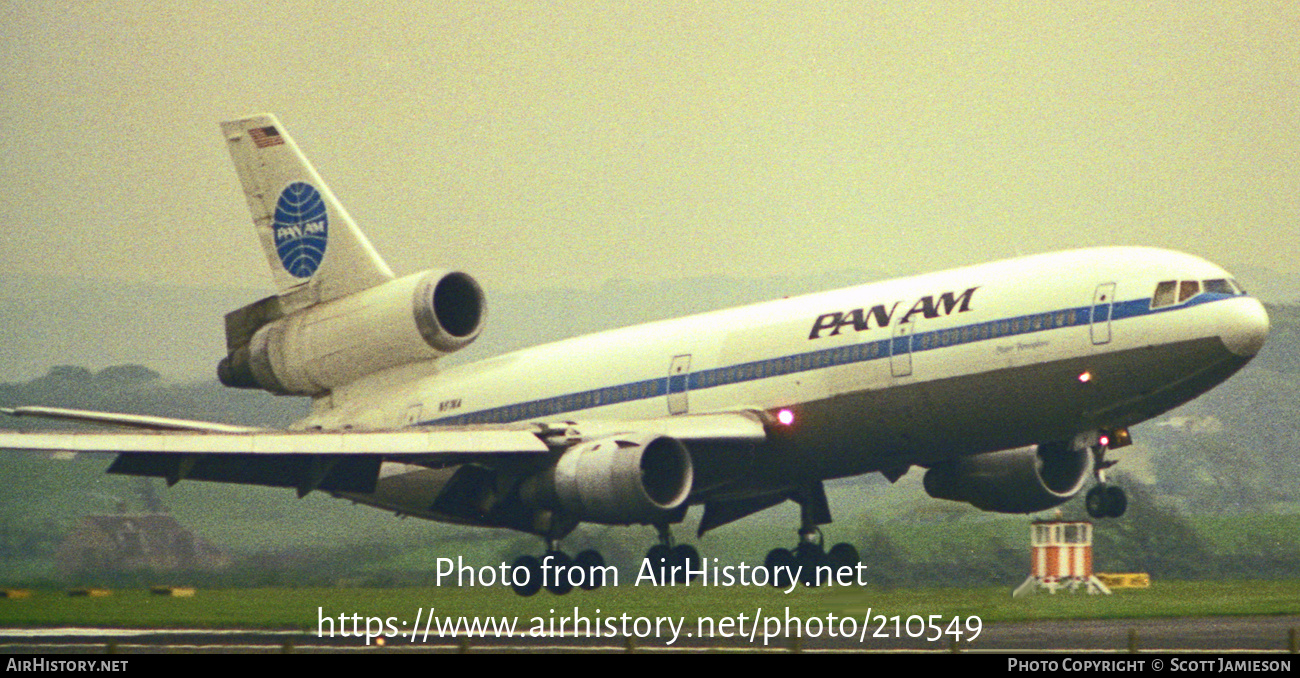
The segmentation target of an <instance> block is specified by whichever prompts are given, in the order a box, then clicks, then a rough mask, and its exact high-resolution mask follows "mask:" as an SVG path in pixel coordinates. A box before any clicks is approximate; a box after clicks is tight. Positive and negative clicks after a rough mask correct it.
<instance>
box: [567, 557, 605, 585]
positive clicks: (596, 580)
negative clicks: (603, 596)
mask: <svg viewBox="0 0 1300 678" xmlns="http://www.w3.org/2000/svg"><path fill="white" fill-rule="evenodd" d="M573 566H574V567H578V568H582V571H583V578H582V584H580V586H581V587H582V590H583V591H593V590H595V589H598V588H600V587H601V585H602V584H604V583H605V579H604V577H605V571H604V570H603V569H601V568H603V567H605V558H604V557H602V556H601V555H600V552H599V551H596V550H593V549H587V550H586V551H583V552H581V553H579V554H578V555H577V557H575V558H574V559H573Z"/></svg>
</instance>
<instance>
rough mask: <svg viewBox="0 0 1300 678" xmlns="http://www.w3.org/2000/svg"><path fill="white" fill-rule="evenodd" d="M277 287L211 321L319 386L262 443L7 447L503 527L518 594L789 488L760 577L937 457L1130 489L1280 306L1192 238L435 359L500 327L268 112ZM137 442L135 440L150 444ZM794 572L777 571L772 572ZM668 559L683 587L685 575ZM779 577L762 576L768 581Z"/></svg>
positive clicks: (290, 379) (271, 374) (250, 380)
mask: <svg viewBox="0 0 1300 678" xmlns="http://www.w3.org/2000/svg"><path fill="white" fill-rule="evenodd" d="M221 129H222V132H223V134H224V136H225V139H226V142H227V144H228V147H229V150H230V153H231V156H232V158H233V160H234V164H235V167H236V170H237V172H238V174H239V178H240V180H241V183H242V185H243V189H244V193H245V197H246V198H247V201H248V205H249V208H250V209H251V211H252V215H253V222H254V224H255V227H256V231H257V234H258V236H259V238H260V240H261V243H262V246H263V248H264V249H265V252H266V256H267V260H268V262H269V263H270V266H271V269H272V272H273V276H274V278H275V282H276V285H277V287H278V293H277V294H275V295H273V296H271V297H268V298H266V299H263V300H261V301H259V302H256V303H254V304H251V305H249V306H247V307H245V308H242V309H239V310H236V311H234V312H232V313H230V314H228V315H227V316H226V339H227V348H228V351H229V355H227V357H226V358H225V359H223V360H222V361H221V362H220V365H219V369H218V372H219V375H220V377H221V381H222V382H223V383H224V384H225V385H227V386H232V387H237V388H253V389H262V390H265V391H269V392H271V393H275V394H282V395H298V396H309V397H311V398H312V410H311V414H310V416H308V417H307V418H306V419H305V420H303V421H301V422H299V423H298V424H297V425H295V426H294V427H292V428H291V429H290V430H284V431H269V430H260V429H251V428H243V427H238V426H230V425H224V424H214V423H207V422H198V421H187V420H175V419H162V418H157V417H147V416H141V415H130V414H115V413H97V412H88V411H81V410H59V409H53V408H40V407H20V408H13V409H9V410H6V411H7V412H8V413H10V414H15V415H20V416H21V415H33V416H46V417H58V418H65V419H75V420H82V421H90V422H98V423H101V424H110V425H119V426H127V427H133V428H134V429H137V430H134V431H128V432H121V433H116V432H115V433H57V434H43V433H6V434H3V435H0V447H4V448H9V449H29V450H73V451H95V452H115V453H118V456H117V458H116V461H114V462H113V464H112V465H111V467H110V468H109V472H110V473H119V474H127V475H138V476H154V477H161V478H166V479H167V481H168V482H169V483H175V482H178V481H180V480H187V479H188V480H208V481H218V482H230V483H251V484H261V485H270V486H279V487H291V488H295V489H296V490H297V492H298V494H299V495H300V496H303V495H306V494H307V493H309V492H311V491H313V490H320V491H324V492H328V493H330V494H333V495H335V496H338V497H345V498H348V499H351V500H354V501H356V502H359V503H363V504H368V505H371V506H375V507H379V508H382V509H385V510H390V511H394V512H396V513H398V514H402V515H410V516H417V517H421V518H427V519H430V520H437V521H445V522H450V523H459V524H465V525H475V526H484V527H496V528H508V529H513V530H519V531H523V532H526V533H530V534H534V535H537V536H539V537H541V538H542V539H543V540H544V542H545V549H546V556H550V558H549V559H547V558H546V556H543V558H542V559H539V558H537V557H535V556H531V555H525V556H522V557H521V558H520V559H519V560H518V561H516V563H515V565H516V566H517V567H518V568H522V570H520V571H521V572H526V573H528V574H529V575H530V576H528V577H521V579H526V580H527V581H524V582H522V583H521V582H520V581H518V580H516V581H515V588H516V590H517V591H518V592H519V593H521V594H532V593H535V592H536V591H537V590H538V587H539V586H540V585H541V583H542V576H541V575H542V569H543V565H542V563H543V561H544V562H545V563H546V566H547V567H555V568H557V569H556V570H555V571H556V572H559V571H561V570H560V568H569V569H568V571H569V572H572V573H576V576H567V577H566V576H560V577H554V578H552V581H549V582H547V588H549V589H551V590H552V591H553V592H556V593H562V592H565V591H567V590H569V588H571V587H572V584H575V583H577V584H581V585H583V586H584V587H591V586H594V585H596V584H597V583H598V580H597V576H596V574H597V571H598V570H600V569H601V568H602V567H603V558H602V557H601V555H600V554H599V553H598V552H596V551H584V552H583V553H580V554H578V555H577V557H576V558H574V557H571V556H568V555H566V554H565V553H564V552H563V551H562V550H561V546H560V540H562V539H563V538H564V537H565V536H566V535H568V534H569V533H570V532H571V531H572V530H573V529H574V528H575V527H576V526H577V525H578V524H579V523H582V522H590V523H598V524H605V525H633V524H644V525H653V526H655V527H656V528H658V532H659V543H658V544H655V545H653V547H651V548H650V550H649V553H648V554H647V558H648V559H650V561H651V562H653V563H656V564H674V565H678V566H682V565H688V564H690V565H692V566H695V564H697V563H698V562H699V557H700V556H699V554H698V552H697V551H696V550H695V549H694V548H693V547H691V546H689V545H686V544H675V543H674V540H673V537H672V534H671V531H670V527H671V526H672V525H675V524H678V523H680V522H682V520H683V519H684V517H685V516H686V512H687V510H688V508H689V507H691V506H703V515H702V517H701V519H700V523H699V534H700V535H702V534H704V533H705V532H706V531H708V530H712V529H714V528H717V527H719V526H721V525H725V524H727V523H730V522H732V521H735V520H738V519H740V518H743V517H745V516H748V515H751V514H753V513H756V512H758V511H761V510H764V509H766V508H769V507H772V506H775V505H777V504H780V503H782V502H785V501H787V500H789V501H794V502H796V503H797V504H798V505H799V506H800V508H801V511H800V525H799V526H798V534H799V538H798V541H797V545H796V546H795V548H794V549H786V548H777V549H774V550H772V551H771V552H770V553H769V554H768V555H767V559H766V564H767V565H768V566H769V568H771V569H770V571H772V572H777V573H780V572H786V573H787V574H788V573H792V572H794V571H796V570H795V569H794V567H792V566H798V565H802V566H803V567H804V571H807V572H811V571H812V570H813V568H815V567H818V566H826V565H829V566H832V567H839V566H843V565H846V564H850V563H853V562H855V561H857V560H858V553H857V551H856V549H855V548H854V547H853V546H852V545H849V544H837V545H836V546H835V547H833V548H831V549H829V552H828V551H827V550H826V549H825V548H824V546H823V544H822V540H821V533H820V526H821V525H825V524H828V523H830V522H831V515H830V510H829V507H828V504H827V500H826V493H825V490H824V488H823V482H824V481H826V480H828V479H833V478H841V477H846V476H854V475H859V474H865V473H874V472H879V473H882V474H884V475H885V476H886V477H888V478H889V479H890V480H891V481H892V480H897V479H898V478H899V477H900V476H902V475H903V474H904V473H906V472H907V471H908V469H910V468H911V467H913V466H918V467H922V468H923V469H925V471H924V472H925V476H924V481H925V482H924V485H925V489H926V491H927V492H928V493H929V494H930V495H932V496H934V497H936V498H941V499H947V500H955V501H962V502H968V503H970V504H973V505H974V506H977V507H979V508H981V509H984V510H989V511H1000V512H1009V513H1031V512H1036V511H1041V510H1045V509H1048V508H1051V507H1053V506H1057V505H1059V504H1062V503H1064V502H1066V501H1069V500H1070V499H1071V498H1073V497H1074V496H1076V495H1077V494H1079V493H1080V492H1081V490H1082V489H1083V487H1084V486H1085V485H1087V484H1088V482H1089V481H1090V480H1091V479H1093V478H1095V479H1096V481H1097V482H1096V485H1095V486H1094V487H1092V488H1091V489H1090V490H1089V491H1088V492H1087V493H1086V495H1087V496H1086V506H1087V509H1088V512H1089V513H1090V514H1091V515H1093V516H1094V517H1106V516H1114V517H1118V516H1119V515H1121V514H1122V513H1123V512H1124V509H1125V506H1126V504H1127V500H1126V499H1125V495H1124V492H1123V491H1122V490H1121V489H1120V488H1119V487H1117V486H1114V485H1111V484H1107V483H1106V482H1105V469H1106V468H1108V467H1109V466H1110V465H1112V464H1114V463H1115V461H1114V460H1113V459H1111V460H1108V459H1107V458H1106V455H1107V452H1108V451H1109V450H1111V449H1114V448H1117V447H1122V446H1124V445H1127V444H1128V443H1129V442H1130V439H1129V434H1128V427H1129V426H1131V425H1133V424H1135V423H1138V422H1141V421H1143V420H1146V419H1150V418H1151V417H1154V416H1157V415H1159V414H1161V413H1163V412H1165V411H1167V410H1169V409H1171V408H1173V407H1177V406H1178V405H1181V404H1183V403H1185V402H1187V401H1189V400H1191V399H1193V398H1195V397H1196V396H1198V395H1200V394H1202V393H1204V392H1206V391H1207V390H1209V389H1211V388H1213V387H1214V386H1215V385H1216V384H1218V383H1220V382H1222V381H1223V380H1225V379H1227V378H1228V377H1229V376H1231V375H1232V374H1233V373H1234V372H1236V371H1237V370H1239V369H1241V367H1242V366H1244V365H1245V364H1246V363H1247V362H1248V361H1249V360H1250V359H1251V358H1252V357H1253V356H1254V355H1255V354H1256V352H1258V351H1259V349H1260V347H1261V346H1262V345H1263V343H1264V340H1265V337H1266V335H1267V333H1268V327H1269V323H1268V317H1267V315H1266V313H1265V311H1264V308H1263V306H1262V305H1261V304H1260V303H1259V301H1257V300H1256V299H1254V298H1252V297H1250V296H1247V295H1246V293H1245V292H1244V291H1243V289H1242V288H1241V287H1240V286H1239V285H1238V284H1237V282H1236V281H1235V280H1234V279H1233V278H1232V276H1231V275H1230V274H1229V273H1228V272H1226V271H1224V270H1223V269H1222V268H1220V267H1218V266H1216V265H1214V264H1212V263H1209V262H1207V261H1204V260H1202V259H1200V258H1197V257H1194V256H1190V255H1187V254H1182V253H1178V252H1172V251H1166V250H1160V249H1151V248H1133V247H1110V248H1096V249H1085V250H1076V251H1067V252H1059V253H1054V254H1042V255H1036V256H1028V257H1022V258H1017V259H1010V260H1006V261H1000V262H995V263H989V264H983V265H978V266H970V267H966V268H960V269H955V270H950V271H943V272H939V273H930V274H926V275H920V276H915V277H910V278H905V279H899V280H891V281H886V282H878V283H872V284H867V285H862V286H858V287H852V288H848V289H842V290H837V291H831V292H824V293H819V294H810V295H806V296H799V297H793V298H787V299H781V300H777V301H771V302H767V303H760V304H753V305H749V306H744V307H740V308H733V309H729V310H723V311H717V312H712V313H705V314H701V315H695V316H691V317H686V318H680V319H676V320H667V321H661V322H654V323H650V324H645V325H639V326H635V327H628V328H624V329H619V330H612V331H607V332H601V333H598V334H593V335H589V336H583V337H578V338H573V339H568V340H564V341H559V342H556V343H552V344H547V345H543V346H539V347H536V348H531V349H526V350H522V351H518V352H515V353H510V354H507V355H502V356H499V357H496V358H491V359H488V360H484V361H482V362H478V363H474V364H469V365H464V366H459V367H454V368H449V369H439V367H438V358H439V357H440V356H444V355H447V354H450V353H452V352H454V351H457V350H459V349H461V348H464V347H465V346H467V345H469V344H470V343H471V342H473V341H474V339H475V338H476V337H477V336H478V335H479V332H480V331H481V330H482V328H483V326H484V322H485V320H486V317H487V313H486V303H485V297H484V293H483V291H482V289H481V288H480V286H479V285H478V283H477V282H475V280H474V279H473V278H471V277H470V276H469V275H467V274H465V273H462V272H458V271H443V270H432V271H425V272H421V273H416V274H413V275H408V276H405V277H400V278H399V277H397V276H395V275H394V274H393V272H392V271H391V270H390V269H389V267H388V266H387V265H386V264H385V263H384V261H383V260H382V258H381V257H380V256H379V255H378V254H377V253H376V251H375V249H374V248H373V247H372V246H371V244H370V242H369V241H368V240H367V239H366V237H365V236H364V235H363V234H362V233H361V231H360V230H359V229H358V228H357V226H356V224H355V223H354V222H353V220H352V219H351V217H350V216H349V215H348V213H347V212H346V211H345V210H344V208H343V206H342V205H341V204H339V202H338V200H337V199H336V198H335V197H334V195H333V193H332V192H331V191H330V190H329V188H328V187H327V186H326V185H325V183H324V182H323V181H322V180H321V178H320V176H319V175H318V174H317V173H316V171H315V170H314V169H313V168H312V166H311V164H310V163H309V162H308V161H307V159H306V157H305V156H304V155H303V154H302V153H301V151H300V150H299V148H298V146H297V145H296V144H295V143H294V142H293V140H292V139H291V138H290V137H289V135H288V134H287V133H286V132H285V130H284V128H283V127H282V126H281V125H280V124H279V122H278V121H277V120H276V119H275V118H274V117H273V116H270V115H259V116H254V117H249V118H245V119H241V120H235V121H231V122H226V123H223V124H222V126H221ZM139 429H144V430H139ZM783 566H784V567H785V568H787V569H784V570H783V569H782V568H783ZM680 571H681V570H680V568H679V570H678V572H680ZM779 578H780V577H777V576H774V577H773V580H774V581H775V580H777V579H779Z"/></svg>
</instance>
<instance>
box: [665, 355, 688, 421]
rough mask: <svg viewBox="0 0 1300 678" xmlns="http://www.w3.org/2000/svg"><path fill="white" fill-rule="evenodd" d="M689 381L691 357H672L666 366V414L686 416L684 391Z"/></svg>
mask: <svg viewBox="0 0 1300 678" xmlns="http://www.w3.org/2000/svg"><path fill="white" fill-rule="evenodd" d="M690 379H691V355H690V354H689V353H687V354H685V355H677V356H673V362H672V364H671V365H669V366H668V413H669V414H686V411H687V409H688V403H687V402H686V391H687V387H688V385H689V383H690Z"/></svg>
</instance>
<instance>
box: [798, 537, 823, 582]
mask: <svg viewBox="0 0 1300 678" xmlns="http://www.w3.org/2000/svg"><path fill="white" fill-rule="evenodd" d="M794 561H795V565H797V566H798V567H799V581H800V582H803V585H804V586H816V585H817V568H818V567H820V566H822V565H825V564H826V552H825V551H823V550H822V547H821V545H820V544H812V543H809V542H804V543H802V544H800V545H798V546H796V547H795V549H794Z"/></svg>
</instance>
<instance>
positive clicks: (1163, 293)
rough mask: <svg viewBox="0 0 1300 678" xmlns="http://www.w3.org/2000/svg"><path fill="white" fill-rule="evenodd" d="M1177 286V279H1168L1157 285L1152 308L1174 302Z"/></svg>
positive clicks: (1152, 299)
mask: <svg viewBox="0 0 1300 678" xmlns="http://www.w3.org/2000/svg"><path fill="white" fill-rule="evenodd" d="M1177 287H1178V281H1177V280H1166V281H1164V282H1162V283H1160V284H1159V285H1156V295H1155V296H1154V297H1152V298H1151V308H1160V307H1161V306H1168V305H1170V304H1172V303H1174V290H1175V289H1176V288H1177Z"/></svg>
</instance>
